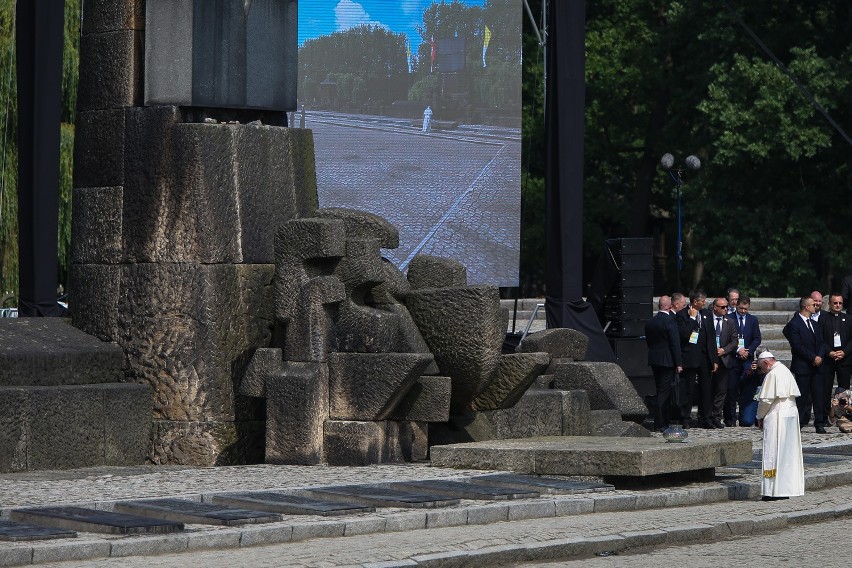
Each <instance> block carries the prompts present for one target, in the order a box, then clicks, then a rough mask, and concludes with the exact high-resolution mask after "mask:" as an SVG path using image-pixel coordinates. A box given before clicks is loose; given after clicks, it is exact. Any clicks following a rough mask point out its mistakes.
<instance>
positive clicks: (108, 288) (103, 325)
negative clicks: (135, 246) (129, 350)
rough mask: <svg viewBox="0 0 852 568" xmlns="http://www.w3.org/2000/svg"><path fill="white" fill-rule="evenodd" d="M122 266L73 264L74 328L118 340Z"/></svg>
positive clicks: (72, 301)
mask: <svg viewBox="0 0 852 568" xmlns="http://www.w3.org/2000/svg"><path fill="white" fill-rule="evenodd" d="M121 272H122V268H121V266H119V265H107V264H72V265H71V270H70V279H71V282H70V284H69V287H68V292H69V296H70V300H71V304H72V305H73V306H74V311H73V312H72V313H71V321H72V322H73V323H74V327H76V328H79V329H80V330H81V331H83V332H85V333H88V334H91V335H94V336H95V337H97V338H98V339H100V340H101V341H111V342H116V341H118V338H119V335H121V331H120V328H119V323H118V302H119V296H120V293H121Z"/></svg>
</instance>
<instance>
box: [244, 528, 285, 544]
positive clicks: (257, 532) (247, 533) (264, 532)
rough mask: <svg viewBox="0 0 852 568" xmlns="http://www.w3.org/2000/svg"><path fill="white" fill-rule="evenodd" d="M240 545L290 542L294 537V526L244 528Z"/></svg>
mask: <svg viewBox="0 0 852 568" xmlns="http://www.w3.org/2000/svg"><path fill="white" fill-rule="evenodd" d="M241 535H242V536H240V546H260V545H264V544H277V543H280V542H290V540H292V538H293V527H292V526H290V525H287V526H284V527H282V526H270V527H247V528H244V529H243V530H242V533H241Z"/></svg>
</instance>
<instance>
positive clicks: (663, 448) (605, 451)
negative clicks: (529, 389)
mask: <svg viewBox="0 0 852 568" xmlns="http://www.w3.org/2000/svg"><path fill="white" fill-rule="evenodd" d="M751 453H752V448H751V441H750V440H689V441H688V442H686V443H682V444H681V443H677V444H676V443H668V442H666V441H664V440H662V439H660V438H604V437H586V436H552V437H541V438H523V439H521V438H515V439H511V440H493V441H489V442H471V443H468V444H452V445H448V446H432V449H431V459H432V465H433V466H436V467H454V468H462V469H489V470H510V471H514V472H516V473H530V474H536V475H594V476H643V477H644V476H648V475H659V474H666V473H677V472H683V471H696V470H702V469H708V468H714V467H719V466H723V465H731V464H737V463H743V462H747V461H750V460H751Z"/></svg>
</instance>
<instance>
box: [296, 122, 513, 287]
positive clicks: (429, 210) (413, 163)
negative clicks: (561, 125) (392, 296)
mask: <svg viewBox="0 0 852 568" xmlns="http://www.w3.org/2000/svg"><path fill="white" fill-rule="evenodd" d="M307 126H308V127H309V128H311V129H312V130H313V131H314V140H315V146H316V169H317V187H318V192H319V201H320V205H321V206H323V207H330V206H335V207H349V208H354V209H367V208H369V210H370V211H371V212H373V213H376V214H378V215H381V216H382V217H384V218H386V219H387V220H388V221H390V222H391V223H392V224H393V225H394V226H396V227H397V228H398V229H399V233H400V245H399V248H397V249H395V250H386V251H384V254H385V255H386V256H387V257H388V258H389V259H390V260H391V261H393V262H394V264H396V265H397V266H402V267H403V268H404V267H405V266H407V264H408V262H410V261H411V258H413V256H414V255H415V254H418V253H423V254H436V255H440V256H447V257H451V258H455V259H457V260H459V261H460V262H462V263H463V264H464V265H465V266H466V267H467V271H468V282H469V283H471V284H479V283H488V284H495V285H501V286H514V285H515V284H516V283H517V274H518V260H519V254H520V248H519V247H520V188H521V179H520V157H521V147H520V133H519V132H518V131H517V130H514V131H512V130H511V129H488V128H474V127H466V128H461V129H460V130H458V131H445V132H434V133H432V134H422V133H420V132H419V131H418V130H417V129H415V128H412V127H411V126H410V125H406V124H404V123H403V122H402V121H398V120H397V121H394V120H385V121H383V120H378V119H377V118H376V117H372V119H371V118H370V117H363V116H357V115H340V114H329V113H317V114H314V115H311V116H309V117H308V123H307Z"/></svg>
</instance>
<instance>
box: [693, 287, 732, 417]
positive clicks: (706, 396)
mask: <svg viewBox="0 0 852 568" xmlns="http://www.w3.org/2000/svg"><path fill="white" fill-rule="evenodd" d="M737 298H738V299H739V292H737ZM712 325H713V337H714V338H715V342H716V355H717V356H718V357H719V365H718V370H717V371H716V372H715V373H713V374H712V375H711V377H710V381H709V384H706V385H704V390H702V392H701V399H702V400H706V401H709V402H711V403H712V404H710V405H708V404H706V403H705V407H704V411H703V412H702V414H704V416H705V418H709V419H710V421H711V422H712V424H713V426H714V427H716V428H724V427H725V425H724V424H723V423H722V412H723V407H724V405H725V397H726V396H727V394H728V371H729V370H730V369H732V368H733V367H734V365H735V364H736V357H737V340H738V339H739V335H738V333H737V326H735V325H734V322H733V321H731V319H730V318H729V317H728V300H726V299H725V298H716V299H715V300H713V320H712Z"/></svg>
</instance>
